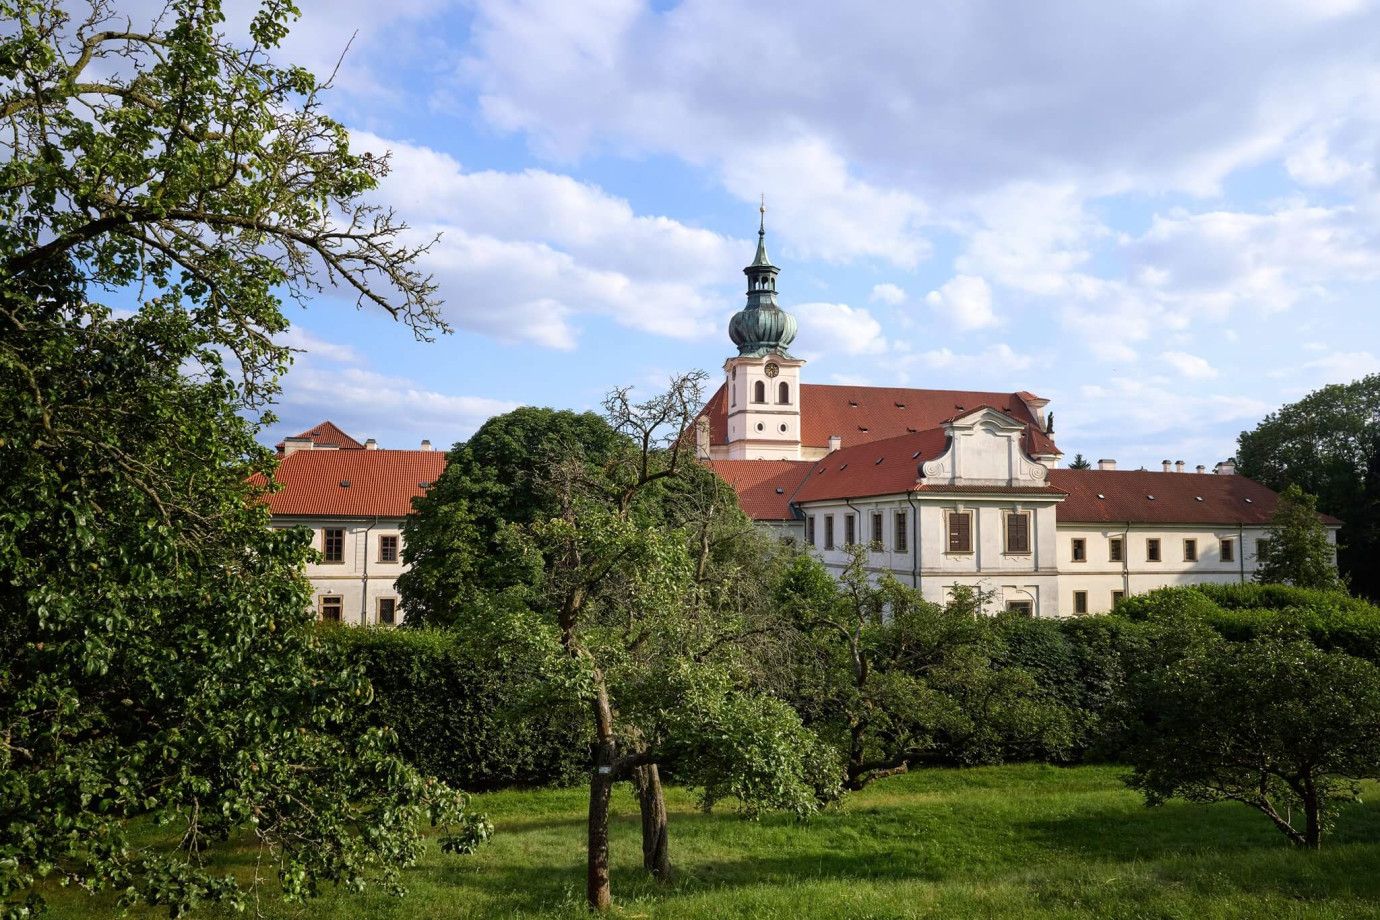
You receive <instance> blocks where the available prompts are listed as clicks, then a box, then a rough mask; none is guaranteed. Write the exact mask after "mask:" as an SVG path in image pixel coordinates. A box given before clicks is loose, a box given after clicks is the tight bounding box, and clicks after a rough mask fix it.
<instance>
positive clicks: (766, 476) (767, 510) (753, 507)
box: [705, 460, 814, 521]
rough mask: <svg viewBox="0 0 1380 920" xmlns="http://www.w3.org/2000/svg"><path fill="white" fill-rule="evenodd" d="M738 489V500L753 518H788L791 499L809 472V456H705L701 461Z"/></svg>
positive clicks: (761, 519) (771, 519)
mask: <svg viewBox="0 0 1380 920" xmlns="http://www.w3.org/2000/svg"><path fill="white" fill-rule="evenodd" d="M705 466H707V467H709V468H710V469H711V470H713V471H714V472H715V473H718V474H719V478H721V479H722V480H723V481H724V482H726V483H728V484H729V485H730V486H732V487H733V490H734V491H735V492H737V493H738V503H739V504H740V505H742V507H743V510H744V511H745V512H747V515H748V517H750V518H752V519H753V520H755V521H789V520H791V519H792V518H793V517H794V515H793V514H792V513H791V499H792V498H793V497H794V496H795V492H796V489H798V488H799V487H800V483H801V482H802V481H803V480H804V479H805V477H806V475H808V474H809V472H810V469H811V468H812V467H813V466H814V463H813V462H811V461H809V460H709V461H706V462H705Z"/></svg>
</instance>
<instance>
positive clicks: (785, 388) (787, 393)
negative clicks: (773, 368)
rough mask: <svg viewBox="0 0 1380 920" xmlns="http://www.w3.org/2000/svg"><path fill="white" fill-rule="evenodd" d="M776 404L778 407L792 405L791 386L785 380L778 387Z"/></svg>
mask: <svg viewBox="0 0 1380 920" xmlns="http://www.w3.org/2000/svg"><path fill="white" fill-rule="evenodd" d="M776 404H777V405H778V406H789V405H790V404H791V385H790V384H789V383H787V382H786V381H784V380H782V381H781V382H780V383H778V384H777V385H776Z"/></svg>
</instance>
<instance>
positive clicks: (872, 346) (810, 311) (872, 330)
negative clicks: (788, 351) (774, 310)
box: [791, 303, 887, 355]
mask: <svg viewBox="0 0 1380 920" xmlns="http://www.w3.org/2000/svg"><path fill="white" fill-rule="evenodd" d="M791 312H792V313H794V314H795V315H796V316H797V317H798V322H799V324H800V327H801V329H802V330H804V331H803V333H802V334H803V336H804V341H806V342H808V343H810V347H812V348H820V347H821V346H822V348H823V350H824V351H825V352H826V353H827V352H830V351H833V350H835V349H837V350H838V351H840V352H842V353H843V354H845V355H871V354H880V353H882V352H884V351H886V350H887V341H886V337H885V336H883V335H882V324H881V323H879V322H877V320H875V319H873V318H872V314H871V313H869V312H868V311H867V310H865V309H863V308H862V307H850V306H848V304H845V303H803V304H800V305H798V306H795V307H792V308H791ZM797 341H800V340H799V339H798V340H797Z"/></svg>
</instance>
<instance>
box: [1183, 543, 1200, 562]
mask: <svg viewBox="0 0 1380 920" xmlns="http://www.w3.org/2000/svg"><path fill="white" fill-rule="evenodd" d="M1197 561H1198V538H1197V537H1184V562H1197Z"/></svg>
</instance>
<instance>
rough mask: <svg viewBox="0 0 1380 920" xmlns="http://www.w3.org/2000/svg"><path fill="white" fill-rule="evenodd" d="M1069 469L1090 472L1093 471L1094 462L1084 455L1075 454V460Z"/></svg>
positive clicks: (1071, 461)
mask: <svg viewBox="0 0 1380 920" xmlns="http://www.w3.org/2000/svg"><path fill="white" fill-rule="evenodd" d="M1069 469H1071V470H1090V469H1092V461H1091V460H1089V459H1088V458H1087V457H1085V456H1083V455H1082V454H1074V455H1073V459H1072V460H1070V461H1069Z"/></svg>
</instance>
